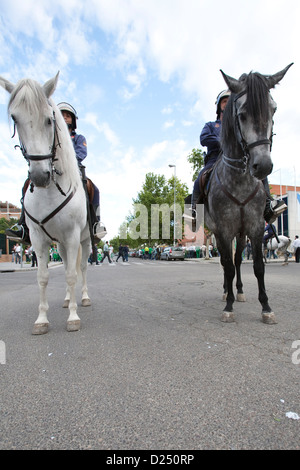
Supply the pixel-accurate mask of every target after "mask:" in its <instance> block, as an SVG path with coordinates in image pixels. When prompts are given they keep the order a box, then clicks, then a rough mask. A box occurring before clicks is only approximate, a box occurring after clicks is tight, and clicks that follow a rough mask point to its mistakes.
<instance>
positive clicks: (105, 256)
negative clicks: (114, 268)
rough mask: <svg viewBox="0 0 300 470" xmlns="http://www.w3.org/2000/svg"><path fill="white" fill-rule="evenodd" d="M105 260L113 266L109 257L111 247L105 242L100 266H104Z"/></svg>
mask: <svg viewBox="0 0 300 470" xmlns="http://www.w3.org/2000/svg"><path fill="white" fill-rule="evenodd" d="M105 258H107V259H108V262H109V264H112V261H111V259H110V255H109V246H108V243H107V242H105V243H104V246H103V258H102V260H101V261H100V264H103V261H104V260H105Z"/></svg>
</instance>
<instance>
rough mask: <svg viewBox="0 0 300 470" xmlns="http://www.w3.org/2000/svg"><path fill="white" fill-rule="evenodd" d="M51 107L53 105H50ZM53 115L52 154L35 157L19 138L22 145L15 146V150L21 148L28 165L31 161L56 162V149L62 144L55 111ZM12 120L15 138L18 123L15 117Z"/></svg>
mask: <svg viewBox="0 0 300 470" xmlns="http://www.w3.org/2000/svg"><path fill="white" fill-rule="evenodd" d="M50 106H51V105H50ZM52 113H53V117H52V125H53V129H54V131H53V142H52V147H51V151H50V153H48V154H46V155H33V154H30V153H27V151H26V147H25V145H24V144H23V142H22V141H21V139H20V137H19V141H20V145H15V148H19V149H20V150H21V152H22V155H23V157H24V158H25V160H26V161H27V163H28V164H29V163H30V161H35V162H37V161H41V160H48V159H49V160H50V159H51V160H52V161H54V160H55V156H56V147H57V146H59V147H60V142H59V139H58V133H57V127H56V126H57V124H56V119H55V112H54V110H53V111H52ZM12 119H13V121H14V133H13V135H12V138H13V137H15V135H16V126H17V123H16V121H15V119H14V117H13V116H12ZM56 138H57V141H58V143H57V145H56V144H55V140H56Z"/></svg>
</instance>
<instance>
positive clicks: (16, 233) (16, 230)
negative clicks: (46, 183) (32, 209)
mask: <svg viewBox="0 0 300 470" xmlns="http://www.w3.org/2000/svg"><path fill="white" fill-rule="evenodd" d="M5 233H6V236H7V238H8V239H9V240H14V241H16V242H20V243H27V244H28V245H31V241H30V238H29V229H28V227H27V225H26V222H25V211H24V206H23V203H22V212H21V217H20V220H19V221H18V223H17V224H15V225H13V226H12V227H11V228H7V229H6V230H5Z"/></svg>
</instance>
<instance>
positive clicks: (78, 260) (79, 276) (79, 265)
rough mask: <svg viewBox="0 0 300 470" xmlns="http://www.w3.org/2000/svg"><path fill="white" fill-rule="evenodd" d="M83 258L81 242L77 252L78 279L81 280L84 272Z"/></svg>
mask: <svg viewBox="0 0 300 470" xmlns="http://www.w3.org/2000/svg"><path fill="white" fill-rule="evenodd" d="M81 260H82V246H81V243H79V248H78V253H77V260H76V272H77V280H78V281H79V280H81V278H82V273H81Z"/></svg>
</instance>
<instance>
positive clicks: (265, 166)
mask: <svg viewBox="0 0 300 470" xmlns="http://www.w3.org/2000/svg"><path fill="white" fill-rule="evenodd" d="M272 170H273V163H272V161H271V159H266V160H261V161H259V162H255V161H254V162H253V163H252V165H250V174H251V176H254V177H255V178H257V179H258V180H263V179H265V178H266V177H267V176H268V175H269V174H270V173H272Z"/></svg>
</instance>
